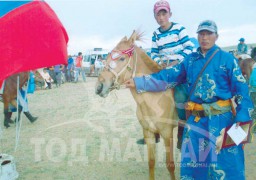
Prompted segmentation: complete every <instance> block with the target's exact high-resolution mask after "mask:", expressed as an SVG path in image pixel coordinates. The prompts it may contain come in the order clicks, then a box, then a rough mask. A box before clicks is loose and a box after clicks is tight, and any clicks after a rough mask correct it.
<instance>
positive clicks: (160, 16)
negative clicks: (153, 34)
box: [155, 10, 171, 28]
mask: <svg viewBox="0 0 256 180" xmlns="http://www.w3.org/2000/svg"><path fill="white" fill-rule="evenodd" d="M170 17H171V13H170V12H167V11H166V10H161V11H159V12H158V13H157V14H155V19H156V22H157V23H158V24H159V25H160V26H161V27H163V28H165V27H166V26H169V18H170Z"/></svg>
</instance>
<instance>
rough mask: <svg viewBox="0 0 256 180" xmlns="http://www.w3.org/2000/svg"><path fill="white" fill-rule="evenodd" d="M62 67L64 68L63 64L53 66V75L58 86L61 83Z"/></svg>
mask: <svg viewBox="0 0 256 180" xmlns="http://www.w3.org/2000/svg"><path fill="white" fill-rule="evenodd" d="M63 68H64V66H63V65H61V64H58V65H55V66H54V73H55V77H56V87H60V85H61V76H62V70H63Z"/></svg>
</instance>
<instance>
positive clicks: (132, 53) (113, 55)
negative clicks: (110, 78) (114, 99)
mask: <svg viewBox="0 0 256 180" xmlns="http://www.w3.org/2000/svg"><path fill="white" fill-rule="evenodd" d="M124 54H125V55H127V56H128V57H129V60H128V62H127V63H126V64H125V66H124V67H123V68H122V69H121V70H120V71H119V72H116V71H115V70H114V69H115V68H113V67H111V66H110V63H108V64H107V65H106V67H105V69H106V70H108V71H110V72H112V73H113V74H114V76H115V79H114V83H113V86H111V87H110V90H113V89H117V90H118V89H120V88H124V85H122V84H120V83H119V82H118V79H119V77H120V75H121V74H123V72H124V71H125V70H126V69H127V70H128V71H131V70H132V68H131V64H130V63H131V60H132V59H135V63H134V68H133V72H132V77H131V78H133V77H135V73H136V69H137V53H136V51H135V46H134V45H133V46H132V47H131V48H129V49H126V50H122V51H120V50H112V51H111V53H110V57H111V61H114V62H115V61H116V60H117V59H119V58H120V57H121V56H122V55H124ZM133 56H135V58H134V57H133Z"/></svg>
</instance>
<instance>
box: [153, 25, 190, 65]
mask: <svg viewBox="0 0 256 180" xmlns="http://www.w3.org/2000/svg"><path fill="white" fill-rule="evenodd" d="M193 46H194V44H193V43H192V42H191V41H190V39H189V37H188V34H187V31H186V29H185V28H184V27H183V26H181V25H180V24H177V23H174V22H173V23H172V25H171V27H170V28H169V29H167V30H166V31H162V30H161V28H160V27H159V28H158V29H157V30H156V31H154V33H153V37H152V48H151V58H152V59H153V60H154V61H156V62H157V63H158V64H161V63H162V62H164V63H167V61H169V63H170V62H171V61H174V60H177V61H179V62H182V61H183V59H184V58H185V57H186V56H187V55H188V54H190V53H191V52H192V50H193Z"/></svg>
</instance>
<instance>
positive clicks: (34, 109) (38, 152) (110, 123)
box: [0, 78, 256, 180]
mask: <svg viewBox="0 0 256 180" xmlns="http://www.w3.org/2000/svg"><path fill="white" fill-rule="evenodd" d="M95 82H96V78H88V79H87V82H85V83H83V82H78V83H65V84H63V85H62V86H61V87H59V88H55V87H53V89H51V90H39V91H36V92H35V94H33V95H29V97H28V98H29V108H30V111H31V113H32V114H33V115H36V116H39V119H38V120H37V121H36V122H35V123H33V124H31V123H30V122H29V121H28V120H27V118H26V117H25V116H24V115H23V116H22V125H21V131H20V133H19V135H20V137H19V142H18V146H17V150H16V151H15V139H16V132H15V130H16V129H15V126H14V125H12V127H10V128H8V129H6V128H3V122H2V121H1V139H0V150H1V152H2V153H6V154H10V155H12V156H13V157H14V158H15V160H16V167H17V171H18V173H19V179H22V180H34V179H38V180H41V179H47V180H51V179H67V180H70V179H86V180H112V179H115V180H116V179H128V180H129V179H132V180H137V179H138V180H142V179H148V165H147V149H146V146H143V145H138V144H136V141H137V140H138V139H139V138H141V137H142V129H141V127H140V124H139V123H138V120H137V119H136V116H135V108H136V105H135V102H134V100H133V98H132V96H131V94H130V92H129V90H127V89H122V90H119V91H116V92H115V93H112V94H110V95H109V96H108V97H107V98H105V99H104V98H100V97H98V96H96V95H95V93H94V88H95ZM0 108H3V105H2V104H1V105H0ZM0 118H1V120H3V113H2V112H1V113H0ZM255 145H256V143H255V141H254V142H253V143H252V144H248V145H246V147H245V156H246V176H247V179H248V180H253V179H256V172H255V170H254V167H255V166H256V153H255V151H256V148H255ZM175 152H176V155H175V156H176V159H177V161H178V160H179V154H178V151H175ZM156 157H157V163H156V174H155V176H156V179H169V174H168V172H167V169H166V168H165V163H164V161H165V153H164V147H163V141H161V142H160V143H159V144H157V154H156ZM178 171H179V168H177V174H179V172H178Z"/></svg>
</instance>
